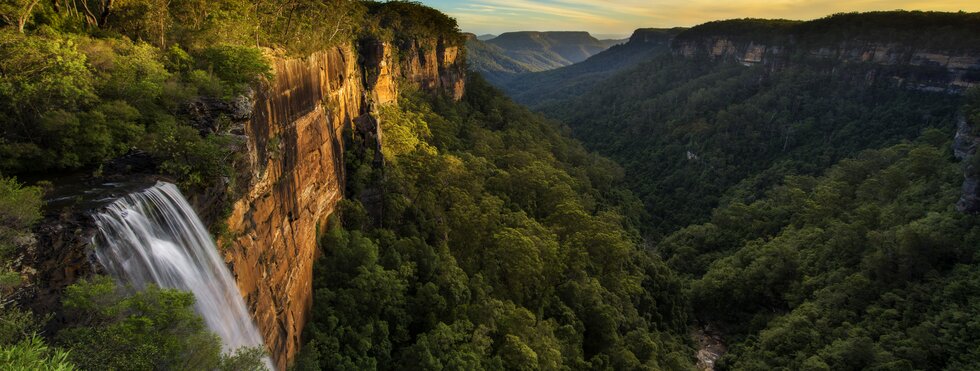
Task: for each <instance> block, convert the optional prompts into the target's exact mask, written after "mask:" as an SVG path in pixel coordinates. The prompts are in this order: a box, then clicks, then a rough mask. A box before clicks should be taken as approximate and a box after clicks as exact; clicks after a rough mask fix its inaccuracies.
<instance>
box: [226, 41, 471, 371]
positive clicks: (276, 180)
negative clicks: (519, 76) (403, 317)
mask: <svg viewBox="0 0 980 371" xmlns="http://www.w3.org/2000/svg"><path fill="white" fill-rule="evenodd" d="M360 50H361V53H360V54H358V53H357V52H355V50H354V47H353V46H350V45H349V46H344V47H339V48H334V49H330V50H325V51H322V52H319V53H316V54H314V55H311V56H309V57H307V58H304V59H278V60H276V61H275V63H274V69H275V78H274V79H273V80H272V81H268V82H267V83H266V84H264V85H263V86H261V87H259V88H258V89H257V91H256V93H255V96H254V110H253V113H252V115H251V119H250V121H249V122H248V124H247V125H246V126H245V136H246V138H247V139H246V144H247V160H248V161H247V163H248V164H247V166H246V168H245V169H239V171H240V173H242V174H243V178H244V179H245V183H246V184H247V186H245V187H244V190H245V191H244V192H243V196H242V197H241V198H239V199H238V200H237V201H236V202H235V203H234V206H233V211H232V213H231V216H230V217H229V218H228V219H227V225H228V233H227V234H226V235H224V236H221V241H220V244H219V245H220V246H222V247H221V249H222V253H223V255H224V257H225V260H226V262H228V264H229V266H230V267H231V269H232V271H233V273H234V275H235V277H236V279H237V281H238V286H239V288H240V290H241V292H242V295H243V297H244V298H245V300H246V303H247V304H248V307H249V309H250V310H251V311H252V313H253V316H254V318H255V320H256V322H257V323H258V325H259V328H260V331H261V332H262V335H263V336H264V338H265V341H266V343H267V345H268V346H269V349H270V350H271V352H272V355H273V357H274V359H275V360H276V363H277V365H278V366H279V367H280V368H284V367H285V366H286V365H287V364H288V362H289V361H290V360H291V359H292V357H293V356H294V355H295V354H296V352H297V351H298V349H299V346H300V335H301V332H302V329H303V325H304V324H305V323H306V321H307V314H308V311H309V308H310V306H311V294H312V292H311V291H312V273H313V270H312V269H313V262H314V258H315V256H316V254H317V237H318V236H317V234H318V233H317V232H318V231H319V230H320V228H321V227H325V222H326V219H327V217H329V215H330V214H331V213H332V212H333V210H334V207H335V206H336V204H337V202H338V201H339V200H340V199H341V198H342V197H343V185H344V173H343V163H344V161H343V158H342V156H343V152H344V148H343V147H344V141H345V140H344V139H345V138H344V133H345V130H347V129H353V128H354V123H355V121H358V119H359V118H360V119H363V118H365V117H370V116H371V115H372V109H373V107H375V106H376V105H383V104H394V103H395V102H396V101H397V82H396V81H397V80H398V79H399V78H405V79H406V80H407V81H409V82H414V83H418V84H419V85H420V86H421V87H422V88H423V89H426V90H430V91H440V90H441V91H444V92H445V93H447V94H449V95H451V96H452V97H454V98H456V99H459V98H460V97H462V94H463V89H464V78H465V65H464V64H463V61H462V58H461V57H460V55H459V48H458V47H456V46H446V45H443V42H442V41H441V40H420V41H418V42H416V43H414V44H413V45H412V46H411V47H410V48H408V49H407V50H400V51H399V50H394V48H393V47H391V46H390V45H389V44H385V43H380V42H374V43H368V44H362V45H360ZM397 55H401V56H407V57H403V60H402V61H400V62H399V61H397V60H396V56H397ZM375 130H377V129H376V128H375ZM348 132H350V131H348Z"/></svg>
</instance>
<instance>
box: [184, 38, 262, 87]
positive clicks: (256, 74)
mask: <svg viewBox="0 0 980 371" xmlns="http://www.w3.org/2000/svg"><path fill="white" fill-rule="evenodd" d="M199 60H200V62H202V63H204V64H206V65H207V68H208V70H210V71H212V72H213V73H214V74H215V75H217V76H218V78H219V79H221V81H224V82H226V83H228V84H229V85H230V86H231V91H233V92H241V91H242V89H243V88H245V87H246V86H248V85H251V84H255V83H257V82H258V81H259V79H260V78H262V77H265V78H267V79H268V78H272V66H270V65H269V61H268V60H267V59H266V58H265V56H263V55H262V51H261V50H259V49H258V48H254V47H247V46H236V45H227V44H226V45H217V46H212V47H209V48H206V49H204V51H203V52H202V53H201V58H200V59H199Z"/></svg>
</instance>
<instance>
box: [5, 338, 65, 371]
mask: <svg viewBox="0 0 980 371" xmlns="http://www.w3.org/2000/svg"><path fill="white" fill-rule="evenodd" d="M0 365H3V368H4V370H10V371H35V370H36V371H71V370H74V369H75V365H73V364H72V363H71V362H69V361H68V352H65V351H63V350H58V349H53V348H50V347H49V346H48V345H47V344H45V343H44V340H43V339H41V338H40V337H38V336H36V335H35V336H33V337H31V338H29V339H26V340H23V341H21V342H19V343H16V344H12V345H11V344H5V345H0Z"/></svg>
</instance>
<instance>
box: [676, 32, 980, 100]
mask: <svg viewBox="0 0 980 371" xmlns="http://www.w3.org/2000/svg"><path fill="white" fill-rule="evenodd" d="M673 48H674V52H675V53H677V54H680V55H683V56H685V57H697V56H707V57H709V58H713V59H727V60H733V61H737V62H739V63H742V64H744V65H746V66H751V65H757V64H763V65H766V66H770V67H772V68H782V67H786V66H789V65H792V64H793V63H798V62H801V61H803V60H811V61H825V62H835V63H873V64H875V65H879V66H883V67H912V68H911V69H898V68H895V69H891V70H890V71H889V70H884V75H885V76H883V77H887V78H892V79H895V80H896V81H897V82H899V83H909V84H913V85H911V87H914V88H918V89H922V90H930V91H949V92H953V93H960V92H963V91H965V90H966V89H968V88H970V87H973V86H977V85H980V52H975V51H964V50H932V49H919V48H915V47H912V46H908V45H902V44H898V43H874V42H842V43H840V44H837V45H832V46H807V45H799V44H794V43H789V44H777V45H771V44H766V43H761V42H756V41H735V40H732V39H729V38H725V37H723V36H717V37H709V38H705V39H701V40H685V41H680V42H677V43H675V44H674V45H673Z"/></svg>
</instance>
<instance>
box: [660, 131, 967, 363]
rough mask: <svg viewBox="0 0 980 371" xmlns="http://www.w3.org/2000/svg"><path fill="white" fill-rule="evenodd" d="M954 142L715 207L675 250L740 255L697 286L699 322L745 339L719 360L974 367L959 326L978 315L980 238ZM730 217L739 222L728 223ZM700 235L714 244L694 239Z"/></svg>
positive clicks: (715, 266) (871, 155) (860, 160)
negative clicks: (963, 206)
mask: <svg viewBox="0 0 980 371" xmlns="http://www.w3.org/2000/svg"><path fill="white" fill-rule="evenodd" d="M947 145H948V142H943V143H941V144H940V146H939V147H937V146H935V145H932V144H928V143H923V142H919V143H914V144H900V145H897V146H893V147H890V148H886V149H883V150H877V151H867V152H863V153H861V154H860V155H859V156H858V157H856V158H854V159H848V160H845V161H842V162H840V163H838V164H837V165H835V166H834V167H832V168H831V169H829V170H828V171H827V172H826V173H825V174H824V175H823V176H821V177H818V178H810V177H792V178H788V179H787V180H786V182H785V184H784V185H781V186H777V187H775V188H773V189H772V190H771V191H770V192H769V193H768V195H767V197H765V198H763V199H760V200H757V201H755V202H753V203H751V204H749V205H746V204H742V203H738V202H733V203H731V204H729V205H727V206H724V207H722V208H720V209H718V210H716V211H715V216H714V217H713V218H712V220H713V222H712V223H710V224H705V225H702V226H700V227H701V228H691V227H689V228H686V229H684V230H681V231H679V232H677V233H675V234H674V235H672V236H671V237H669V238H668V239H667V241H668V243H666V246H665V249H667V250H668V253H670V251H679V250H681V249H693V250H694V252H693V254H695V255H697V254H698V252H699V251H712V250H715V249H717V248H716V247H714V246H712V245H718V243H717V242H711V243H706V242H707V241H719V240H725V239H729V241H728V242H727V243H724V244H723V245H727V246H731V247H732V248H731V249H729V250H726V251H723V252H721V255H722V256H724V257H723V258H719V259H717V260H715V261H714V262H713V263H711V264H710V266H709V267H708V269H707V272H706V273H705V274H703V275H702V276H700V278H696V279H695V280H694V282H693V283H692V285H691V291H692V293H691V296H692V304H693V307H694V308H697V309H698V314H699V317H700V318H702V319H707V320H709V321H711V322H713V323H717V324H723V327H724V328H726V329H728V331H730V333H731V336H733V337H734V339H738V340H739V342H738V343H737V345H736V346H735V347H733V348H732V352H731V353H730V354H729V355H727V356H726V358H725V359H724V360H723V361H724V364H725V365H726V366H727V367H730V368H733V369H744V368H753V369H754V368H790V369H800V368H812V369H821V368H823V369H827V368H829V369H834V370H848V369H854V370H857V369H869V368H870V369H874V368H875V367H883V368H889V367H898V366H902V367H904V368H911V369H945V368H951V369H959V368H962V367H964V366H966V365H976V363H975V362H976V361H977V360H978V358H977V357H978V356H980V354H978V353H977V349H976V347H975V346H973V345H967V344H975V341H976V339H975V336H974V335H973V334H972V333H970V332H969V331H965V332H964V331H961V330H960V329H963V328H969V327H970V326H972V325H970V324H969V321H966V322H964V320H965V317H963V316H967V317H969V316H970V315H968V314H967V313H972V312H974V311H976V310H977V307H976V303H974V302H975V300H974V299H973V298H974V297H975V295H976V294H977V292H976V287H974V286H976V285H975V284H973V283H969V282H974V281H971V280H972V279H974V278H970V277H972V276H973V275H976V274H977V273H976V272H977V271H976V263H975V261H974V259H975V251H974V250H975V246H976V245H977V243H978V242H980V240H978V238H980V234H978V233H980V229H978V227H977V224H976V220H975V218H974V217H970V216H964V215H961V214H959V213H957V212H956V211H955V210H953V209H952V208H951V207H950V205H952V203H953V202H954V201H955V200H956V198H957V197H958V190H959V186H958V183H959V179H960V177H961V175H960V174H959V171H958V166H956V165H955V164H954V163H952V162H950V161H949V160H948V158H947V156H948V155H947V154H946V153H945V148H946V146H947ZM723 215H724V216H723ZM727 217H731V218H736V219H737V220H739V221H740V224H739V225H733V224H725V222H724V221H723V220H722V218H727ZM776 221H778V222H777V223H776V224H773V222H776ZM765 225H768V227H765V228H759V229H756V228H753V227H749V226H765ZM709 226H715V227H710V228H705V227H709ZM699 229H700V230H702V231H708V232H707V233H708V234H710V236H701V237H699V238H697V239H692V238H690V237H689V236H690V235H691V233H694V232H695V231H696V230H699ZM698 233H705V232H698ZM688 254H690V253H688ZM954 292H955V294H953V293H954ZM933 293H935V294H933ZM937 326H941V327H943V328H947V329H950V330H949V331H942V332H938V331H937V329H938V327H937ZM967 368H970V367H969V366H967Z"/></svg>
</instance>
